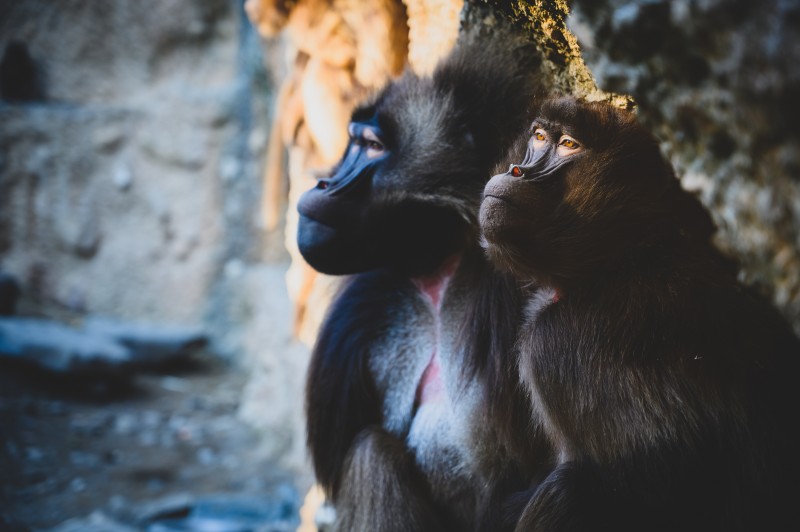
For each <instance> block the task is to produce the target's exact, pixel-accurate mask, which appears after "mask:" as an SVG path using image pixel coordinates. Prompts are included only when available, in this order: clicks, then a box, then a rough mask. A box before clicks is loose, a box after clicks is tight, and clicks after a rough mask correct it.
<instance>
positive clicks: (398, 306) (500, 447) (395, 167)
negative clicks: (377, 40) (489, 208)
mask: <svg viewBox="0 0 800 532" xmlns="http://www.w3.org/2000/svg"><path fill="white" fill-rule="evenodd" d="M496 33H497V34H498V37H497V38H479V39H477V40H475V36H474V35H472V36H467V37H465V38H466V39H467V40H466V41H464V42H462V43H460V44H459V45H458V46H457V48H456V49H455V50H454V52H453V53H452V54H451V55H450V56H449V57H448V58H447V59H445V60H444V62H443V63H442V64H440V65H439V67H438V68H437V69H436V70H435V72H434V73H433V75H432V76H431V77H419V76H416V75H414V74H413V73H411V72H408V73H406V74H405V75H404V76H403V77H402V78H401V79H399V80H398V81H396V82H393V83H391V84H390V85H389V86H388V87H387V88H386V89H385V90H383V91H382V92H381V93H379V94H378V95H377V97H376V98H375V99H374V101H373V102H371V103H369V104H367V105H365V106H362V107H360V108H359V109H357V110H356V111H355V113H354V114H353V118H352V121H351V124H350V127H349V133H350V143H349V145H348V147H347V149H346V151H345V154H344V156H343V158H342V160H341V161H340V163H339V164H338V166H337V167H336V168H335V169H334V171H333V172H332V175H331V176H330V177H329V178H326V179H322V180H320V182H319V183H318V185H317V187H316V188H314V189H313V190H311V191H309V192H307V193H306V194H305V195H304V196H303V197H302V198H301V200H300V202H299V205H298V210H299V212H300V215H301V218H300V227H299V234H298V244H299V247H300V250H301V252H302V253H303V256H304V257H305V258H306V260H307V261H308V262H309V264H311V265H312V266H313V267H315V268H316V269H318V270H319V271H321V272H324V273H330V274H339V275H341V274H354V275H352V277H351V278H350V279H349V281H348V282H347V283H346V285H345V287H344V289H343V291H342V292H341V293H340V294H339V295H338V296H337V298H336V300H335V301H334V303H333V305H332V307H331V309H330V312H329V315H328V317H327V319H326V321H325V323H324V325H323V327H322V331H321V332H320V335H319V339H318V341H317V344H316V347H315V349H314V353H313V358H312V363H311V367H310V372H309V378H308V386H307V396H306V399H307V411H308V439H309V447H310V449H311V453H312V458H313V461H314V467H315V470H316V474H317V478H318V480H319V482H320V483H321V484H322V486H323V487H324V488H325V490H326V492H327V494H328V496H329V497H330V498H331V499H332V501H333V502H334V505H335V507H336V510H337V523H336V527H335V528H336V529H337V530H359V531H362V530H363V531H373V530H375V531H377V530H381V531H387V530H431V531H434V530H435V531H440V530H459V531H461V530H474V529H481V530H483V529H487V528H488V529H495V530H496V529H499V527H500V515H499V513H500V511H501V510H500V508H501V504H500V501H501V500H502V499H503V498H504V497H505V496H506V495H507V494H508V493H509V492H511V491H512V490H516V489H524V488H526V487H527V485H528V483H529V482H530V480H531V478H532V477H533V476H534V475H535V472H536V471H538V470H540V469H541V468H542V467H547V465H548V464H549V462H548V460H549V459H550V455H549V454H548V452H547V451H546V449H544V448H540V447H538V445H539V444H540V443H541V439H539V440H537V439H536V438H535V437H534V435H532V434H531V433H530V431H529V419H530V411H529V409H528V405H527V400H526V399H525V397H524V393H523V392H522V389H521V385H520V384H519V380H518V378H517V375H516V367H515V361H514V360H513V358H512V357H509V356H508V355H509V353H510V352H511V351H512V347H513V342H514V340H515V336H516V328H517V327H518V325H519V321H520V316H521V314H520V312H521V304H522V299H521V292H520V291H519V290H518V288H517V286H516V282H515V281H514V280H513V279H512V278H511V277H510V276H508V275H506V274H501V273H496V272H494V270H493V269H492V267H491V266H490V265H489V264H488V262H487V260H486V258H485V256H484V254H483V252H482V250H481V248H480V245H479V240H478V233H479V230H478V209H479V206H480V199H481V191H482V190H483V187H484V185H485V183H486V179H487V176H488V175H489V173H490V171H491V169H492V168H493V167H494V166H495V165H496V164H497V163H498V162H499V160H500V159H501V158H502V157H503V156H504V154H505V153H506V152H507V149H508V147H509V145H510V143H511V142H512V140H514V139H515V138H516V137H517V136H518V135H519V134H521V133H522V132H523V131H524V130H525V127H527V124H528V123H529V121H530V113H529V111H528V109H529V108H530V107H531V104H532V101H533V95H534V92H535V91H536V74H537V72H538V58H537V54H536V51H535V49H534V48H533V47H532V46H530V45H527V44H522V43H520V42H517V41H514V40H513V39H512V38H511V37H509V35H508V33H507V32H499V31H498V32H496ZM501 34H502V35H501Z"/></svg>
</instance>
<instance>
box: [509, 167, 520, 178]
mask: <svg viewBox="0 0 800 532" xmlns="http://www.w3.org/2000/svg"><path fill="white" fill-rule="evenodd" d="M511 175H512V176H514V177H522V170H520V169H519V166H517V165H516V164H515V165H512V166H511Z"/></svg>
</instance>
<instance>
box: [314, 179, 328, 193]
mask: <svg viewBox="0 0 800 532" xmlns="http://www.w3.org/2000/svg"><path fill="white" fill-rule="evenodd" d="M330 184H331V182H330V180H328V179H320V180H319V181H317V186H316V188H317V189H318V190H325V189H326V188H328V187H329V186H330Z"/></svg>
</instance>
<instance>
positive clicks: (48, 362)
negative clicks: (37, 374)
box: [0, 318, 132, 373]
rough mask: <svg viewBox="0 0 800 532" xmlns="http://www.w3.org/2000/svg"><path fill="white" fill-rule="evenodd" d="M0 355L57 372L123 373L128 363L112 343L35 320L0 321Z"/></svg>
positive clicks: (123, 352) (128, 357)
mask: <svg viewBox="0 0 800 532" xmlns="http://www.w3.org/2000/svg"><path fill="white" fill-rule="evenodd" d="M0 354H3V355H6V356H7V357H10V358H13V359H17V360H20V361H25V362H27V363H30V364H34V365H36V366H39V367H41V368H44V369H46V370H49V371H55V372H59V373H123V372H125V371H126V370H127V369H128V368H129V367H130V364H131V360H132V357H131V352H130V351H129V350H128V349H126V348H125V347H123V346H122V345H120V344H118V343H116V342H114V341H113V340H110V339H108V338H105V337H102V336H93V335H87V334H84V333H82V332H80V331H77V330H75V329H73V328H71V327H67V326H66V325H61V324H59V323H55V322H52V321H49V320H41V319H35V318H0Z"/></svg>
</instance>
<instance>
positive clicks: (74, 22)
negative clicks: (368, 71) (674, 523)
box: [0, 0, 267, 323]
mask: <svg viewBox="0 0 800 532" xmlns="http://www.w3.org/2000/svg"><path fill="white" fill-rule="evenodd" d="M0 20H1V21H2V22H0V53H3V51H4V50H6V56H8V55H9V50H11V49H13V47H14V46H17V47H19V46H24V47H26V48H27V50H28V53H29V56H30V58H31V61H32V63H33V64H34V66H35V69H36V72H37V76H38V78H39V79H40V84H41V86H42V88H43V90H42V91H41V92H42V94H40V95H39V96H38V97H34V98H31V99H30V100H31V101H25V102H21V103H20V102H14V101H13V100H14V98H10V97H8V94H7V93H8V90H5V91H4V93H6V94H4V98H3V99H4V100H5V101H4V102H3V103H0V145H2V160H1V161H0V267H1V268H2V269H3V270H4V271H7V272H9V273H11V274H12V275H14V276H16V277H17V278H18V279H19V280H20V281H21V282H22V285H23V293H25V294H27V295H28V296H31V297H33V298H34V299H36V300H37V301H38V303H39V304H40V305H42V306H45V307H46V306H47V305H53V306H57V307H60V308H63V309H65V310H67V311H74V312H76V313H83V312H92V313H103V314H111V315H115V316H119V317H124V318H132V319H147V320H153V321H164V320H166V321H176V322H188V323H199V322H201V321H202V320H203V319H204V318H205V316H206V315H207V314H208V313H209V312H213V305H210V304H209V302H210V298H212V296H213V295H214V293H213V291H214V290H215V288H216V286H217V285H218V280H219V279H220V278H222V275H221V274H222V272H223V271H224V266H225V264H226V262H228V261H230V260H234V259H240V260H244V259H246V258H247V257H248V255H253V254H254V253H255V248H254V243H255V242H256V241H255V239H254V238H253V227H254V226H253V223H252V222H253V221H254V216H252V213H253V212H254V206H255V205H256V202H257V195H258V187H259V182H258V180H257V179H256V171H257V168H256V167H254V166H253V161H257V160H258V158H257V157H254V154H257V152H260V150H262V148H263V144H264V141H265V137H266V132H265V130H264V129H263V128H261V129H259V128H257V127H254V117H255V115H257V114H259V113H260V114H264V113H265V110H264V108H265V105H266V103H267V102H266V101H264V102H259V101H257V99H256V98H255V97H254V93H253V87H254V85H255V84H257V83H258V81H259V80H258V79H257V76H256V73H255V72H254V71H253V70H254V68H253V67H254V65H259V64H260V63H259V62H260V50H259V48H258V46H257V42H255V43H254V44H255V46H252V45H251V46H250V53H251V54H252V53H253V52H255V53H256V54H258V55H255V56H254V57H250V58H248V57H246V55H247V53H248V49H247V48H248V44H247V39H248V34H249V33H252V32H251V31H250V30H249V27H248V26H247V25H246V24H245V23H244V20H243V17H242V15H241V14H240V13H239V12H238V11H237V9H236V5H235V3H232V2H230V1H228V0H202V1H196V2H189V1H186V2H166V3H164V2H138V3H137V2H134V3H131V2H111V3H103V4H95V3H86V2H80V1H66V2H58V3H55V4H54V3H52V2H46V1H37V0H25V1H21V2H4V3H3V5H2V8H0ZM6 63H8V61H6ZM0 75H2V78H3V84H4V87H6V86H8V85H13V84H14V82H15V79H18V78H19V76H18V74H16V72H15V70H14V69H13V68H11V67H5V68H3V69H2V74H0ZM262 76H263V75H262ZM12 88H13V87H12ZM260 98H262V99H263V96H260ZM9 100H12V101H11V102H9ZM259 106H260V107H262V109H258V107H259ZM258 122H261V120H260V119H259V120H258Z"/></svg>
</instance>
